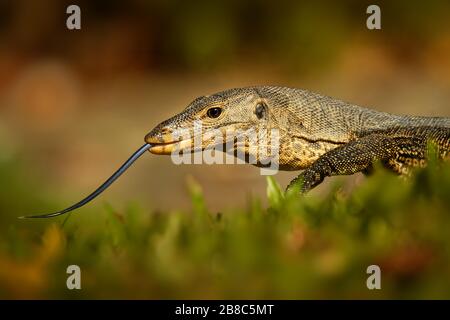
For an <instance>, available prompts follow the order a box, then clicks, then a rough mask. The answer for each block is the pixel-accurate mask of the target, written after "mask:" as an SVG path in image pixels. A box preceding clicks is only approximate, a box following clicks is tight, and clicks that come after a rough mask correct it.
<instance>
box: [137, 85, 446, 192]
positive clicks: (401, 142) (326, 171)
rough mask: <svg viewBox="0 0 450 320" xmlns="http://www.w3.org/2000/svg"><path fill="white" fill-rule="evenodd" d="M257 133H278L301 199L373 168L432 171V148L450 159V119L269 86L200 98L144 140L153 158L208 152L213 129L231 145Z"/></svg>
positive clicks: (283, 165) (284, 163)
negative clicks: (198, 127)
mask: <svg viewBox="0 0 450 320" xmlns="http://www.w3.org/2000/svg"><path fill="white" fill-rule="evenodd" d="M258 105H259V112H256V109H257V106H258ZM261 105H262V106H263V107H261ZM211 108H220V109H221V114H220V116H218V117H217V118H211V117H210V116H208V110H209V109H211ZM261 110H262V111H261ZM257 114H258V115H259V117H258V116H257ZM195 120H198V121H202V124H203V134H201V135H200V136H199V134H198V133H194V132H193V123H194V121H195ZM252 128H253V129H256V130H263V132H267V134H268V132H269V131H270V130H271V129H277V130H278V131H279V136H280V149H279V167H280V169H281V170H304V171H303V172H302V173H301V174H300V175H299V176H298V177H297V178H295V179H294V180H293V181H292V182H291V183H290V184H289V186H288V189H289V188H291V187H293V186H294V185H295V184H297V183H300V184H301V192H302V193H304V192H307V191H309V190H310V189H312V188H314V187H315V186H317V185H318V184H320V183H321V182H322V181H323V180H324V178H325V177H329V176H335V175H350V174H354V173H357V172H364V173H367V172H370V171H371V169H372V166H373V164H374V163H375V162H381V163H382V164H383V165H385V166H386V167H387V168H389V169H391V170H392V171H394V172H396V173H397V174H401V175H407V174H408V173H409V172H410V170H411V168H413V167H419V166H425V165H426V163H427V145H428V143H429V142H432V143H434V144H435V145H436V146H437V152H438V155H439V157H440V158H441V159H448V158H449V154H450V153H449V150H450V118H439V117H415V116H399V115H392V114H388V113H384V112H378V111H375V110H371V109H366V108H363V107H359V106H356V105H352V104H349V103H346V102H343V101H340V100H336V99H333V98H330V97H326V96H323V95H320V94H317V93H312V92H309V91H306V90H301V89H293V88H284V87H271V86H261V87H248V88H238V89H230V90H226V91H223V92H220V93H216V94H213V95H211V96H206V97H200V98H197V99H195V100H194V101H193V102H192V103H191V104H190V105H189V106H188V107H187V108H186V109H185V110H184V111H182V112H181V113H179V114H177V115H176V116H174V117H172V118H170V119H168V120H166V121H164V122H162V123H160V124H159V125H158V126H156V127H155V128H154V129H153V130H152V131H151V132H150V133H149V134H147V136H146V137H145V141H146V142H147V143H150V144H151V145H152V147H151V148H150V149H149V150H150V152H152V153H155V154H170V153H171V152H172V151H173V150H174V149H175V148H177V150H182V151H193V148H194V147H193V145H194V144H193V137H194V136H197V137H199V138H200V139H201V141H202V148H205V147H206V146H209V145H211V144H212V143H214V141H213V140H211V139H210V138H208V137H207V133H208V132H209V131H212V130H216V129H217V130H220V131H221V132H222V133H223V134H224V136H225V139H226V134H228V133H229V132H231V133H234V132H237V131H239V132H242V131H245V130H249V129H252ZM180 129H185V130H188V131H189V132H190V133H191V137H192V138H191V139H186V140H183V141H176V140H175V139H174V138H173V133H174V132H177V130H180ZM237 149H241V150H242V151H243V152H244V153H246V154H252V152H254V150H255V149H254V148H253V149H252V148H250V147H249V145H248V143H247V144H246V145H239V146H237V145H235V146H234V150H233V151H234V152H235V151H236V150H237ZM253 156H255V157H257V155H256V154H253Z"/></svg>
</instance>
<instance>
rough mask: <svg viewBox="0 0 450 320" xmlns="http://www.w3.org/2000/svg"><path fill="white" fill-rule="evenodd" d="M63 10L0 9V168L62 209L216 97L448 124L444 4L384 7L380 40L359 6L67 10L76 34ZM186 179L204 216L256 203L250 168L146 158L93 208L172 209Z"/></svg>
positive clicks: (161, 4) (20, 3)
mask: <svg viewBox="0 0 450 320" xmlns="http://www.w3.org/2000/svg"><path fill="white" fill-rule="evenodd" d="M71 3H72V2H70V1H61V0H46V1H39V2H36V1H27V0H17V1H7V0H2V1H1V2H0V39H1V41H0V145H1V149H2V151H1V158H3V159H13V162H21V163H24V164H25V163H26V167H27V168H28V170H29V171H30V172H28V173H27V174H28V177H29V179H36V184H37V185H38V186H39V189H38V190H39V191H42V190H49V191H51V192H52V193H55V196H56V194H57V196H58V197H63V198H67V201H69V202H70V201H73V200H76V199H78V198H79V197H80V196H81V195H84V194H85V193H86V192H88V191H90V190H92V189H93V188H94V187H96V186H97V185H98V184H99V183H100V182H101V181H102V180H104V179H105V178H106V177H107V176H108V175H109V174H110V173H112V172H113V170H114V169H115V168H116V167H118V165H119V164H120V163H121V162H122V161H124V160H125V159H126V158H127V157H128V156H129V155H130V154H131V153H132V152H133V151H134V150H135V149H136V148H137V147H138V146H139V145H141V144H142V143H143V137H144V135H145V134H146V133H147V132H148V131H149V130H151V129H152V128H153V127H154V126H155V125H156V124H157V123H159V122H160V121H162V120H164V119H166V118H167V117H169V116H171V115H173V114H175V113H177V112H179V111H181V110H182V109H183V108H184V107H185V106H186V105H187V104H188V103H189V102H191V101H192V100H193V99H194V98H195V97H197V96H201V95H205V94H211V93H214V92H217V91H221V90H224V89H227V88H232V87H239V86H250V85H263V84H274V85H281V86H293V87H299V88H305V89H310V90H313V91H318V92H320V93H323V94H326V95H330V96H334V97H336V98H340V99H343V100H347V101H349V102H353V103H355V104H360V105H364V106H370V107H373V108H376V109H378V110H383V111H389V112H396V113H408V114H417V115H442V116H448V115H450V108H449V106H448V101H450V99H449V98H450V90H449V88H450V22H449V21H450V20H449V19H448V17H449V12H450V11H449V9H450V4H449V2H448V1H431V2H429V3H428V2H427V3H426V4H423V3H420V2H414V3H411V2H408V1H404V2H402V1H396V2H395V3H386V4H383V5H382V30H381V31H379V30H374V31H371V30H368V29H367V28H366V19H367V17H368V15H367V14H366V13H365V12H366V8H367V6H368V5H369V4H370V2H368V1H367V2H365V1H346V2H340V3H339V4H338V3H336V2H334V1H319V2H304V1H287V0H282V1H277V2H269V1H267V2H265V1H238V0H231V1H196V2H195V3H191V2H185V1H149V0H132V1H127V2H126V3H124V2H123V1H78V2H77V4H78V5H79V6H80V8H81V20H82V28H81V30H74V31H71V30H68V29H67V28H66V19H67V17H68V14H66V13H65V12H66V8H67V6H68V5H70V4H71ZM188 174H189V175H192V176H193V177H194V178H195V179H197V180H198V181H199V182H200V184H201V185H203V186H205V192H206V198H207V199H208V202H210V205H211V206H213V207H215V208H223V206H227V205H229V204H230V202H231V203H232V204H233V205H235V204H241V203H244V202H245V199H246V197H247V195H248V193H253V194H263V193H264V188H265V181H264V179H263V178H262V177H261V176H260V175H259V170H258V169H257V168H254V167H251V166H247V165H245V166H243V165H240V166H235V165H222V166H217V165H214V166H207V165H185V166H175V165H173V164H172V162H171V161H170V158H169V157H157V156H154V155H150V154H149V155H146V156H144V158H142V159H141V160H140V161H139V162H138V163H137V164H136V166H135V168H133V169H132V170H130V171H129V172H128V174H127V175H126V176H124V177H123V178H122V179H121V180H120V182H119V183H117V184H115V185H114V187H113V188H111V190H109V191H108V192H107V193H106V194H105V195H104V196H102V199H103V200H107V201H109V202H112V203H120V202H122V201H124V199H136V200H139V201H140V202H143V203H146V204H148V205H151V206H152V207H158V208H161V209H170V208H179V207H180V206H182V207H183V206H185V205H186V204H187V202H188V197H187V195H186V192H185V177H186V175H188ZM294 175H295V173H292V172H291V173H282V174H280V175H279V178H278V179H279V180H280V181H281V183H282V184H283V185H285V184H286V183H287V182H288V181H289V179H291V178H292V177H293V176H294ZM323 188H326V185H325V186H324V187H323ZM318 192H320V190H319V191H318ZM224 194H226V195H227V196H224ZM230 199H233V201H230ZM94 205H95V204H94Z"/></svg>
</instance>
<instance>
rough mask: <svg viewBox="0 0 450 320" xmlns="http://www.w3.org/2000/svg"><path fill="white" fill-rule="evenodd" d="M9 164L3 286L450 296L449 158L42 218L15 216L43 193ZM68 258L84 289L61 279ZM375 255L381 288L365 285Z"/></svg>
mask: <svg viewBox="0 0 450 320" xmlns="http://www.w3.org/2000/svg"><path fill="white" fill-rule="evenodd" d="M13 168H14V169H17V168H16V167H13V166H12V165H11V164H6V163H3V164H2V165H0V175H1V176H0V178H1V179H0V181H1V182H0V183H1V184H2V190H6V191H5V192H7V195H8V199H6V198H4V197H3V198H2V202H1V203H0V206H1V208H2V214H1V220H2V224H1V226H0V228H1V234H0V297H2V298H16V297H33V298H263V299H264V298H289V299H302V298H306V299H311V298H369V299H372V298H374V299H377V298H447V299H448V298H450V273H449V271H448V270H449V269H450V268H449V267H450V250H449V248H450V236H449V233H448V230H450V215H449V212H450V200H449V197H448V195H449V191H450V168H449V166H448V165H438V164H436V165H434V164H433V165H432V166H430V167H429V168H428V169H425V170H420V171H418V172H416V173H415V174H414V176H413V177H412V178H411V179H409V180H402V179H400V178H398V177H396V176H393V175H392V174H390V173H388V172H385V171H383V170H377V172H376V173H375V174H374V176H372V177H370V178H368V179H365V180H364V181H363V182H362V183H361V184H360V185H358V186H357V187H356V188H355V190H353V191H352V192H348V191H347V192H344V191H343V190H342V189H341V188H340V187H339V186H335V187H334V188H332V189H331V191H330V192H329V193H328V194H326V195H324V196H322V197H318V196H315V195H314V194H315V193H314V192H312V193H310V194H308V195H307V196H304V197H299V196H297V195H294V194H289V195H286V196H285V195H284V194H283V192H282V191H281V189H280V186H279V185H278V184H277V182H276V181H275V180H274V178H273V177H270V178H268V179H267V198H268V207H267V208H266V207H265V206H263V205H261V202H260V201H259V200H258V199H250V200H249V202H248V205H247V207H246V208H235V209H234V210H229V211H225V212H221V213H216V212H211V211H210V210H209V209H208V208H207V205H206V204H205V201H204V199H203V194H202V190H201V187H200V185H199V184H198V183H196V182H195V181H193V180H192V179H191V180H189V183H188V190H189V193H190V195H191V199H192V209H191V210H188V211H187V212H148V210H145V209H143V208H140V207H139V206H137V205H128V206H126V207H125V208H124V209H120V208H119V209H118V208H112V207H111V206H109V205H106V206H105V207H103V208H102V207H101V206H98V205H97V206H95V205H92V206H90V207H87V208H86V209H82V210H80V212H77V213H76V214H75V213H74V214H72V215H71V216H70V217H69V218H67V219H66V218H65V217H61V218H58V219H55V220H44V221H21V220H20V221H16V220H15V219H14V217H15V216H18V215H21V214H23V212H22V211H21V210H22V209H23V208H29V206H32V205H36V206H37V204H38V203H39V204H42V203H46V201H42V200H39V199H38V200H33V198H32V197H25V196H24V195H26V194H27V190H29V188H28V185H27V184H23V183H22V182H21V180H20V176H19V175H17V177H16V178H14V176H15V174H12V173H11V172H14V171H12V169H13ZM5 183H7V184H8V186H11V187H10V188H6V185H5ZM2 192H3V191H2ZM17 197H21V203H20V204H17V203H18V202H20V201H19V200H18V198H17ZM230 203H232V199H230ZM96 207H97V209H95V208H96ZM99 207H100V208H99ZM70 264H77V265H79V266H80V267H81V270H82V287H83V290H81V291H76V290H74V291H69V290H67V289H66V287H65V280H66V277H67V274H66V267H67V266H68V265H70ZM372 264H376V265H379V266H380V268H381V270H382V290H368V289H367V288H366V279H367V276H368V275H367V274H366V268H367V267H368V266H369V265H372Z"/></svg>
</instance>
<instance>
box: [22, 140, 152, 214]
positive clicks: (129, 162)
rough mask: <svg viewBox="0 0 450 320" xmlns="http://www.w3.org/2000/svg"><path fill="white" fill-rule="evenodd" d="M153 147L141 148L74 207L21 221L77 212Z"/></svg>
mask: <svg viewBox="0 0 450 320" xmlns="http://www.w3.org/2000/svg"><path fill="white" fill-rule="evenodd" d="M151 146H152V145H151V144H149V143H146V144H144V145H143V146H142V147H140V148H139V149H138V150H137V151H136V152H135V153H133V155H132V156H131V157H130V158H129V159H128V160H127V161H125V163H124V164H123V165H122V166H121V167H120V168H119V169H117V171H116V172H114V173H113V175H112V176H111V177H109V178H108V180H106V181H105V182H103V184H102V185H101V186H100V187H98V188H97V189H96V190H95V191H94V192H92V193H91V194H90V195H88V196H87V197H86V198H84V199H83V200H80V201H79V202H77V203H75V204H74V205H72V206H70V207H68V208H66V209H64V210H61V211H57V212H53V213H47V214H40V215H33V216H22V217H19V219H31V218H52V217H56V216H60V215H62V214H65V213H68V212H70V211H72V210H75V209H78V208H80V207H82V206H84V205H85V204H87V203H89V202H90V201H91V200H93V199H94V198H96V197H97V196H98V195H99V194H100V193H102V192H103V191H105V190H106V189H107V188H108V187H109V186H110V185H111V184H112V183H113V182H114V181H116V180H117V178H119V177H120V176H121V175H122V173H124V172H125V171H126V170H127V169H128V168H129V167H130V166H131V165H132V164H133V163H134V162H135V161H136V160H137V159H138V158H139V157H140V156H142V155H143V154H144V153H145V151H147V150H148V149H149V148H150V147H151Z"/></svg>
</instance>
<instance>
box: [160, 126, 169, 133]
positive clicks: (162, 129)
mask: <svg viewBox="0 0 450 320" xmlns="http://www.w3.org/2000/svg"><path fill="white" fill-rule="evenodd" d="M160 132H161V134H167V133H169V129H168V128H167V127H164V128H161V131H160Z"/></svg>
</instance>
